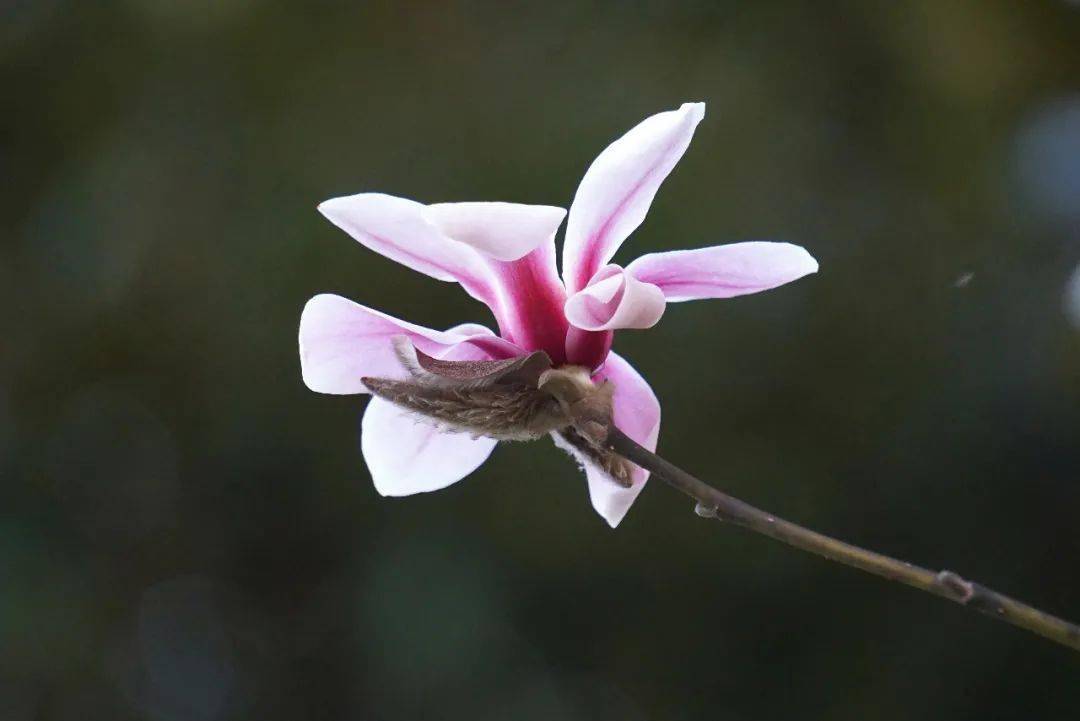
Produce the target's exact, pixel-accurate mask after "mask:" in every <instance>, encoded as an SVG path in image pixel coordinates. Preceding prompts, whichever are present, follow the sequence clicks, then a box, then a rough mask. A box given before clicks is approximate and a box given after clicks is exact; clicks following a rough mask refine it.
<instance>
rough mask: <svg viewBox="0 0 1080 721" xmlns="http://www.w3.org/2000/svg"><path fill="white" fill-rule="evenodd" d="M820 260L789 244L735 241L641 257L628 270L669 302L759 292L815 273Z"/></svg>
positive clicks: (729, 296) (728, 296)
mask: <svg viewBox="0 0 1080 721" xmlns="http://www.w3.org/2000/svg"><path fill="white" fill-rule="evenodd" d="M817 269H818V264H817V261H816V260H814V258H813V256H811V255H810V254H809V253H808V252H806V250H805V249H804V248H801V247H799V246H797V245H792V244H791V243H763V242H752V243H732V244H730V245H716V246H713V247H711V248H700V249H698V250H676V251H672V252H670V253H650V254H649V255H643V256H642V257H640V258H638V259H637V260H635V261H634V262H633V263H631V264H630V265H629V267H627V269H626V272H627V273H629V274H631V275H633V276H634V277H635V278H637V279H638V280H640V281H643V282H646V283H651V284H653V285H654V286H656V287H658V288H660V290H662V291H663V293H664V297H665V298H667V300H668V301H669V302H672V303H676V302H679V301H684V300H697V299H699V298H731V297H733V296H737V295H746V294H748V293H757V292H759V291H762V290H768V289H770V288H775V287H777V286H779V285H783V284H784V283H790V282H791V281H793V280H797V279H799V278H802V277H803V276H804V275H809V274H810V273H816V272H817Z"/></svg>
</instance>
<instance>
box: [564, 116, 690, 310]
mask: <svg viewBox="0 0 1080 721" xmlns="http://www.w3.org/2000/svg"><path fill="white" fill-rule="evenodd" d="M704 115H705V104H704V103H686V104H684V105H683V106H682V107H680V108H679V109H678V110H670V111H668V112H664V113H658V114H657V115H653V116H652V117H649V118H646V119H645V120H644V121H642V122H641V123H640V124H638V125H637V126H636V127H634V128H633V129H631V130H630V131H629V132H628V133H626V134H625V135H623V136H622V137H621V138H619V139H618V140H616V141H615V142H614V143H612V144H611V145H609V146H608V147H607V148H606V149H605V150H604V152H602V153H600V155H599V156H597V158H596V160H594V161H593V163H592V165H591V166H589V169H588V171H586V173H585V177H584V178H582V180H581V185H579V186H578V189H577V194H576V195H575V196H574V202H573V204H572V205H571V206H570V217H569V219H568V220H567V225H566V244H565V246H564V248H563V278H564V280H565V281H566V286H567V291H568V292H569V293H571V294H573V293H576V292H577V291H579V290H581V289H582V288H584V287H585V285H586V284H587V283H588V282H589V279H590V278H592V276H593V274H594V273H596V271H597V270H598V269H599V268H600V267H601V266H603V265H604V264H605V263H607V262H608V261H609V260H611V258H612V257H613V256H614V255H615V251H616V250H618V248H619V246H620V245H621V244H622V242H623V241H624V240H626V238H627V236H629V235H630V233H632V232H634V229H635V228H637V227H638V226H639V225H641V222H642V221H643V220H644V219H645V214H646V213H648V211H649V206H650V205H651V204H652V201H653V197H655V195H656V191H657V190H658V189H659V188H660V184H661V183H662V182H663V181H664V178H666V177H667V176H668V174H669V173H671V171H672V169H673V168H674V167H675V164H676V163H678V162H679V158H681V157H682V155H683V153H684V152H685V151H686V148H687V147H688V146H689V145H690V139H691V137H693V134H694V129H695V128H696V127H697V124H698V123H699V122H700V121H701V119H702V117H704Z"/></svg>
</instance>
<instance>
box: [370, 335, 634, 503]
mask: <svg viewBox="0 0 1080 721" xmlns="http://www.w3.org/2000/svg"><path fill="white" fill-rule="evenodd" d="M393 343H394V349H395V351H396V352H397V355H398V358H400V359H401V364H402V365H403V366H404V367H405V369H406V370H408V371H409V373H410V375H411V376H412V377H411V378H409V379H407V380H391V379H386V378H364V379H362V380H363V382H364V385H365V386H367V388H368V389H369V390H370V391H371V392H372V393H373V394H374V395H376V396H378V397H380V398H383V399H385V400H388V401H390V402H391V403H393V404H395V405H397V406H399V407H401V408H404V409H406V410H409V411H412V412H413V413H415V414H416V415H417V416H420V417H422V418H424V419H426V420H428V421H431V422H433V423H435V424H436V425H437V426H438V427H440V428H442V429H444V430H447V431H458V432H464V433H471V434H472V435H474V436H488V437H490V438H495V439H496V440H502V441H524V440H534V439H536V438H539V437H541V436H543V435H546V434H549V433H558V434H559V437H560V438H561V439H563V440H564V441H565V442H566V444H567V445H568V446H571V447H573V448H574V449H576V450H577V451H578V452H579V453H580V454H581V455H582V456H584V457H585V458H588V459H589V460H590V461H592V462H594V463H596V464H597V465H599V466H600V467H601V468H603V469H604V470H605V471H606V472H608V473H609V474H610V475H611V476H612V478H614V479H615V480H616V481H617V482H619V483H621V484H624V485H629V483H630V470H629V469H630V465H629V464H628V463H626V461H623V460H622V459H621V458H619V457H618V456H616V455H614V454H613V453H611V451H610V450H607V448H606V445H605V442H606V441H607V436H608V429H609V428H610V427H611V423H612V420H611V418H612V394H613V392H614V388H613V387H612V386H611V384H609V383H603V384H601V385H596V384H595V383H593V381H592V379H591V378H590V377H589V372H588V370H587V369H585V368H582V367H580V366H563V367H561V368H552V367H551V358H550V357H548V355H547V354H546V353H544V352H543V351H536V352H534V353H530V354H528V355H524V356H520V357H517V358H508V359H506V360H497V361H448V360H443V359H440V358H434V357H432V356H429V355H427V354H426V353H424V352H423V351H421V350H419V349H418V348H416V347H415V346H413V344H412V342H411V341H410V340H409V339H408V338H407V337H404V336H400V337H397V338H394V340H393Z"/></svg>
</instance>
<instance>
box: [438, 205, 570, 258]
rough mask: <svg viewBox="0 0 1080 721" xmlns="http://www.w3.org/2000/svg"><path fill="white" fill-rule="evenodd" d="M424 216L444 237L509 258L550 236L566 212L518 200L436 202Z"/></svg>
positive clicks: (489, 255) (528, 249)
mask: <svg viewBox="0 0 1080 721" xmlns="http://www.w3.org/2000/svg"><path fill="white" fill-rule="evenodd" d="M424 217H426V218H427V220H428V222H430V223H431V224H432V225H434V226H435V227H436V228H438V229H439V230H440V231H442V232H443V234H444V235H446V236H447V237H450V238H453V239H454V240H457V241H460V242H462V243H465V244H466V245H469V246H471V247H473V248H475V249H476V250H478V251H480V252H481V253H483V254H484V255H486V256H488V257H491V258H495V259H496V260H502V261H511V260H518V259H519V258H521V257H523V256H525V255H528V254H529V253H530V252H532V251H533V250H534V249H536V247H537V246H539V245H540V244H541V243H543V242H544V241H546V240H548V239H549V238H553V237H554V235H555V232H556V231H557V230H558V229H559V226H560V225H561V224H562V220H563V218H564V217H566V211H565V210H563V209H562V208H556V207H553V206H550V205H522V204H519V203H436V204H435V205H429V206H427V207H426V208H425V209H424Z"/></svg>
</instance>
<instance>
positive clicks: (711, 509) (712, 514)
mask: <svg viewBox="0 0 1080 721" xmlns="http://www.w3.org/2000/svg"><path fill="white" fill-rule="evenodd" d="M694 513H696V514H698V515H699V516H701V517H702V518H716V519H718V520H719V518H720V516H718V515H716V506H706V505H705V504H704V503H702V502H701V501H698V502H697V503H696V504H694Z"/></svg>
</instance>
